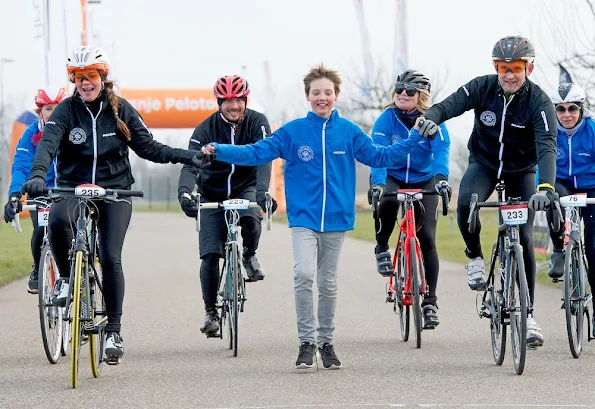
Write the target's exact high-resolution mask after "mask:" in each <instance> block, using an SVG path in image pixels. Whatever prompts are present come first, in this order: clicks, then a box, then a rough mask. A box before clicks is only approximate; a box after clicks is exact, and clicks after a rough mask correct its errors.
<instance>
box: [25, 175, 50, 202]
mask: <svg viewBox="0 0 595 409" xmlns="http://www.w3.org/2000/svg"><path fill="white" fill-rule="evenodd" d="M44 190H45V179H44V178H42V177H41V176H34V177H32V178H31V179H29V180H28V181H27V182H26V183H25V184H24V185H23V187H22V188H21V193H27V194H28V195H29V197H30V198H31V199H34V198H36V197H37V196H41V195H43V191H44Z"/></svg>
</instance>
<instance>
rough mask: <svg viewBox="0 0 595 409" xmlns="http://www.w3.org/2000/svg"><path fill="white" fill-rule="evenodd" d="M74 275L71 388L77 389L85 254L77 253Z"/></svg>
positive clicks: (81, 331) (81, 333)
mask: <svg viewBox="0 0 595 409" xmlns="http://www.w3.org/2000/svg"><path fill="white" fill-rule="evenodd" d="M74 260H75V261H74V275H73V276H72V279H73V280H72V281H73V283H72V315H71V329H72V342H71V345H72V353H71V354H70V386H71V387H72V388H76V385H77V378H78V369H79V356H80V353H81V341H82V335H83V324H82V322H81V281H82V278H83V252H82V251H77V252H76V253H75V259H74Z"/></svg>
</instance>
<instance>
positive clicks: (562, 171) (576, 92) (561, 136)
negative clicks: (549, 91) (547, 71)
mask: <svg viewBox="0 0 595 409" xmlns="http://www.w3.org/2000/svg"><path fill="white" fill-rule="evenodd" d="M585 99H586V95H585V91H584V90H583V89H582V88H581V87H580V86H579V85H578V84H571V83H567V84H561V85H560V86H559V87H558V89H557V90H556V93H555V94H554V96H553V98H552V101H553V103H554V105H555V106H556V116H557V117H558V140H557V148H558V155H557V159H556V192H558V194H559V195H560V197H562V196H566V195H569V194H573V193H585V192H586V193H587V196H588V197H595V166H594V165H593V161H594V160H595V121H594V120H593V117H592V113H591V112H590V111H588V110H587V109H585V107H584V102H585ZM581 212H582V216H583V222H584V224H585V252H586V255H587V262H588V265H589V271H588V277H589V284H591V288H595V209H594V208H593V206H587V207H585V208H583V209H582V210H581ZM563 232H564V225H563V224H561V225H560V230H559V231H555V232H554V231H552V232H550V235H551V238H552V242H553V244H554V252H553V254H552V258H551V262H550V269H549V271H548V275H549V276H550V277H552V278H560V277H562V275H563V274H564V250H563V248H564V238H563ZM594 331H595V328H594Z"/></svg>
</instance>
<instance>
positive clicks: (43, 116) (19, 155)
mask: <svg viewBox="0 0 595 409" xmlns="http://www.w3.org/2000/svg"><path fill="white" fill-rule="evenodd" d="M67 96H68V95H67V92H66V89H64V88H59V89H58V90H50V89H48V90H43V89H40V90H39V91H37V95H36V96H35V105H37V109H36V110H35V113H36V114H37V116H38V117H39V120H37V121H35V122H33V123H32V124H31V125H29V126H28V127H27V129H25V132H23V136H21V139H20V140H19V143H18V144H17V148H16V151H15V153H14V158H13V162H12V171H11V181H10V188H9V189H8V191H9V194H8V202H7V203H6V205H5V206H4V221H5V222H6V223H9V222H11V221H13V220H14V217H15V215H16V214H17V213H19V212H20V211H21V210H22V204H21V202H20V201H19V199H20V198H21V187H22V186H23V184H24V183H25V182H26V181H27V180H29V174H30V173H31V164H32V163H33V157H34V156H35V152H36V151H37V144H39V141H40V140H41V137H42V135H43V127H44V125H45V123H46V122H47V121H48V119H49V118H50V115H51V114H52V112H53V111H54V108H56V106H58V104H59V103H60V102H61V101H62V100H63V99H64V98H66V97H67ZM55 177H56V172H55V169H54V166H53V165H52V166H51V167H50V168H49V170H48V175H47V177H46V186H47V187H54V186H55V182H54V181H55ZM13 198H15V199H17V201H16V204H17V205H16V207H15V206H14V204H13V200H12V199H13ZM30 214H31V220H32V221H33V234H32V236H31V253H32V255H33V271H31V275H30V276H29V282H28V283H27V292H29V294H37V284H38V283H37V277H38V269H39V258H40V257H41V244H42V242H43V227H40V226H38V225H37V212H30Z"/></svg>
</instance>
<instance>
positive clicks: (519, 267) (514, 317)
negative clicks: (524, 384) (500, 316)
mask: <svg viewBox="0 0 595 409" xmlns="http://www.w3.org/2000/svg"><path fill="white" fill-rule="evenodd" d="M507 264H508V266H507V267H508V268H509V269H510V274H509V275H508V277H509V283H508V312H509V313H510V343H511V345H512V358H513V361H514V369H515V371H516V373H517V374H518V375H521V374H522V373H523V371H524V370H525V357H526V354H527V301H528V299H529V294H528V290H527V277H526V276H525V266H524V264H523V251H522V250H521V246H520V245H518V244H515V245H514V246H513V247H512V248H511V250H510V253H509V256H508V263H507Z"/></svg>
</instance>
